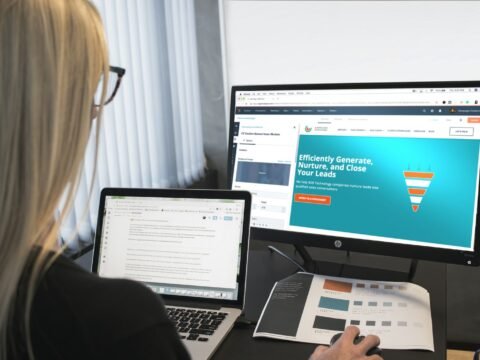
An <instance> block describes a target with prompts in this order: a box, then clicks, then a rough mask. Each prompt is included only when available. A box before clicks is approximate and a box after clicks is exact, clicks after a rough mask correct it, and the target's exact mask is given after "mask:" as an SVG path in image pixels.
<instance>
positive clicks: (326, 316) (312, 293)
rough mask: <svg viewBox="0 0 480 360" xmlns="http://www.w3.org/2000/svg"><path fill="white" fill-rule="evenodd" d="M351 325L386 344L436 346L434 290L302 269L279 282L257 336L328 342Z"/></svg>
mask: <svg viewBox="0 0 480 360" xmlns="http://www.w3.org/2000/svg"><path fill="white" fill-rule="evenodd" d="M348 325H355V326H357V327H359V328H360V331H361V334H362V335H369V334H374V335H377V336H379V337H380V339H381V347H382V348H383V349H421V350H430V351H434V345H433V329H432V316H431V310H430V295H429V293H428V291H427V290H425V289H424V288H422V287H421V286H418V285H415V284H412V283H407V282H387V281H367V280H356V279H347V278H336V277H329V276H321V275H314V274H309V273H302V272H300V273H297V274H294V275H292V276H290V277H288V278H286V279H283V280H281V281H279V282H277V283H276V284H275V285H274V287H273V289H272V291H271V293H270V296H269V299H268V301H267V303H266V304H265V307H264V309H263V311H262V315H261V317H260V320H259V321H258V324H257V327H256V329H255V332H254V334H253V336H254V337H270V338H275V339H282V340H290V341H298V342H306V343H315V344H329V343H330V339H331V338H332V336H333V335H335V334H336V333H339V332H342V331H343V330H344V329H345V328H346V327H347V326H348Z"/></svg>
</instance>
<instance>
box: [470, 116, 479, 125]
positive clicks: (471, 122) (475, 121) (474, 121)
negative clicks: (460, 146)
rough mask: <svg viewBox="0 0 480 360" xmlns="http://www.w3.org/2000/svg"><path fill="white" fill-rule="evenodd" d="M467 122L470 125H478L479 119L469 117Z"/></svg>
mask: <svg viewBox="0 0 480 360" xmlns="http://www.w3.org/2000/svg"><path fill="white" fill-rule="evenodd" d="M468 122H469V123H470V124H480V117H469V118H468Z"/></svg>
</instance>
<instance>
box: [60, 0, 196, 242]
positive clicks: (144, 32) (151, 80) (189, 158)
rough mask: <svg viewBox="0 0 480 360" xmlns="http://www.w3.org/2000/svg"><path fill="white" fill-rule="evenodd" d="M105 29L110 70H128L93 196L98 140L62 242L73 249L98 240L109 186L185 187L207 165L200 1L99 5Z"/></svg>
mask: <svg viewBox="0 0 480 360" xmlns="http://www.w3.org/2000/svg"><path fill="white" fill-rule="evenodd" d="M93 3H94V4H95V5H96V6H97V8H98V10H99V12H100V14H101V16H102V19H103V22H104V26H105V30H106V34H107V40H108V44H109V51H110V64H111V65H115V66H121V67H124V68H125V69H126V74H125V77H124V78H123V81H122V85H121V87H120V90H119V92H118V93H117V95H116V97H115V99H114V101H113V102H112V103H110V104H108V105H107V106H106V107H105V111H104V118H103V126H102V129H101V132H100V144H99V148H98V157H97V169H96V170H97V173H96V176H95V178H94V179H93V189H94V190H93V194H92V198H91V199H90V202H88V194H89V189H90V186H91V184H92V174H93V172H94V166H95V143H94V139H95V135H96V134H95V133H92V134H91V139H90V143H89V145H88V148H87V152H86V159H85V164H84V169H83V174H82V177H81V180H80V184H79V188H78V192H77V195H76V198H75V201H74V204H73V208H72V210H71V212H70V214H69V215H68V217H67V218H66V219H65V220H64V223H63V225H62V229H61V234H60V235H61V238H62V241H63V242H67V243H68V245H69V248H70V249H71V250H78V249H79V248H81V247H82V246H83V245H85V244H88V243H89V242H91V241H92V234H93V232H94V231H95V227H96V220H97V212H98V201H99V195H100V191H101V189H102V188H104V187H146V188H166V187H185V186H188V185H190V184H191V183H192V182H194V181H195V180H197V179H198V178H200V177H201V176H202V175H203V171H204V168H205V158H204V152H203V138H202V128H201V120H202V119H201V107H200V94H199V80H198V79H199V76H198V61H197V45H196V35H195V10H194V3H193V0H141V1H137V0H115V1H112V0H93Z"/></svg>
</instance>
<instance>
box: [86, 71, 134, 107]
mask: <svg viewBox="0 0 480 360" xmlns="http://www.w3.org/2000/svg"><path fill="white" fill-rule="evenodd" d="M125 71H126V70H125V69H124V68H121V67H118V66H110V74H109V76H108V83H107V93H106V97H105V100H104V102H103V106H105V105H107V104H109V103H111V102H112V101H113V98H114V97H115V95H116V94H117V91H118V89H119V88H120V84H121V83H122V78H123V76H124V75H125ZM103 82H104V77H103V76H102V78H101V79H100V82H99V84H98V88H97V92H96V93H95V97H94V99H93V105H94V106H97V107H98V106H100V105H101V101H102V91H103V86H104V84H103Z"/></svg>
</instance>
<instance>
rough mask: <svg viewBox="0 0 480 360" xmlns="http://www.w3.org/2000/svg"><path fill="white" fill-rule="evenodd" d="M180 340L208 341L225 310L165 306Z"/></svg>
mask: <svg viewBox="0 0 480 360" xmlns="http://www.w3.org/2000/svg"><path fill="white" fill-rule="evenodd" d="M167 315H168V317H169V318H170V320H171V321H172V322H173V323H174V324H175V327H176V328H177V331H178V332H179V334H180V338H181V339H182V340H185V339H186V340H192V341H203V342H205V341H208V340H209V338H210V336H212V335H213V334H214V332H215V330H217V328H218V327H219V325H220V324H221V323H222V321H223V320H225V317H226V316H227V315H228V314H227V313H225V312H219V311H210V310H195V309H185V308H173V307H167Z"/></svg>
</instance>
